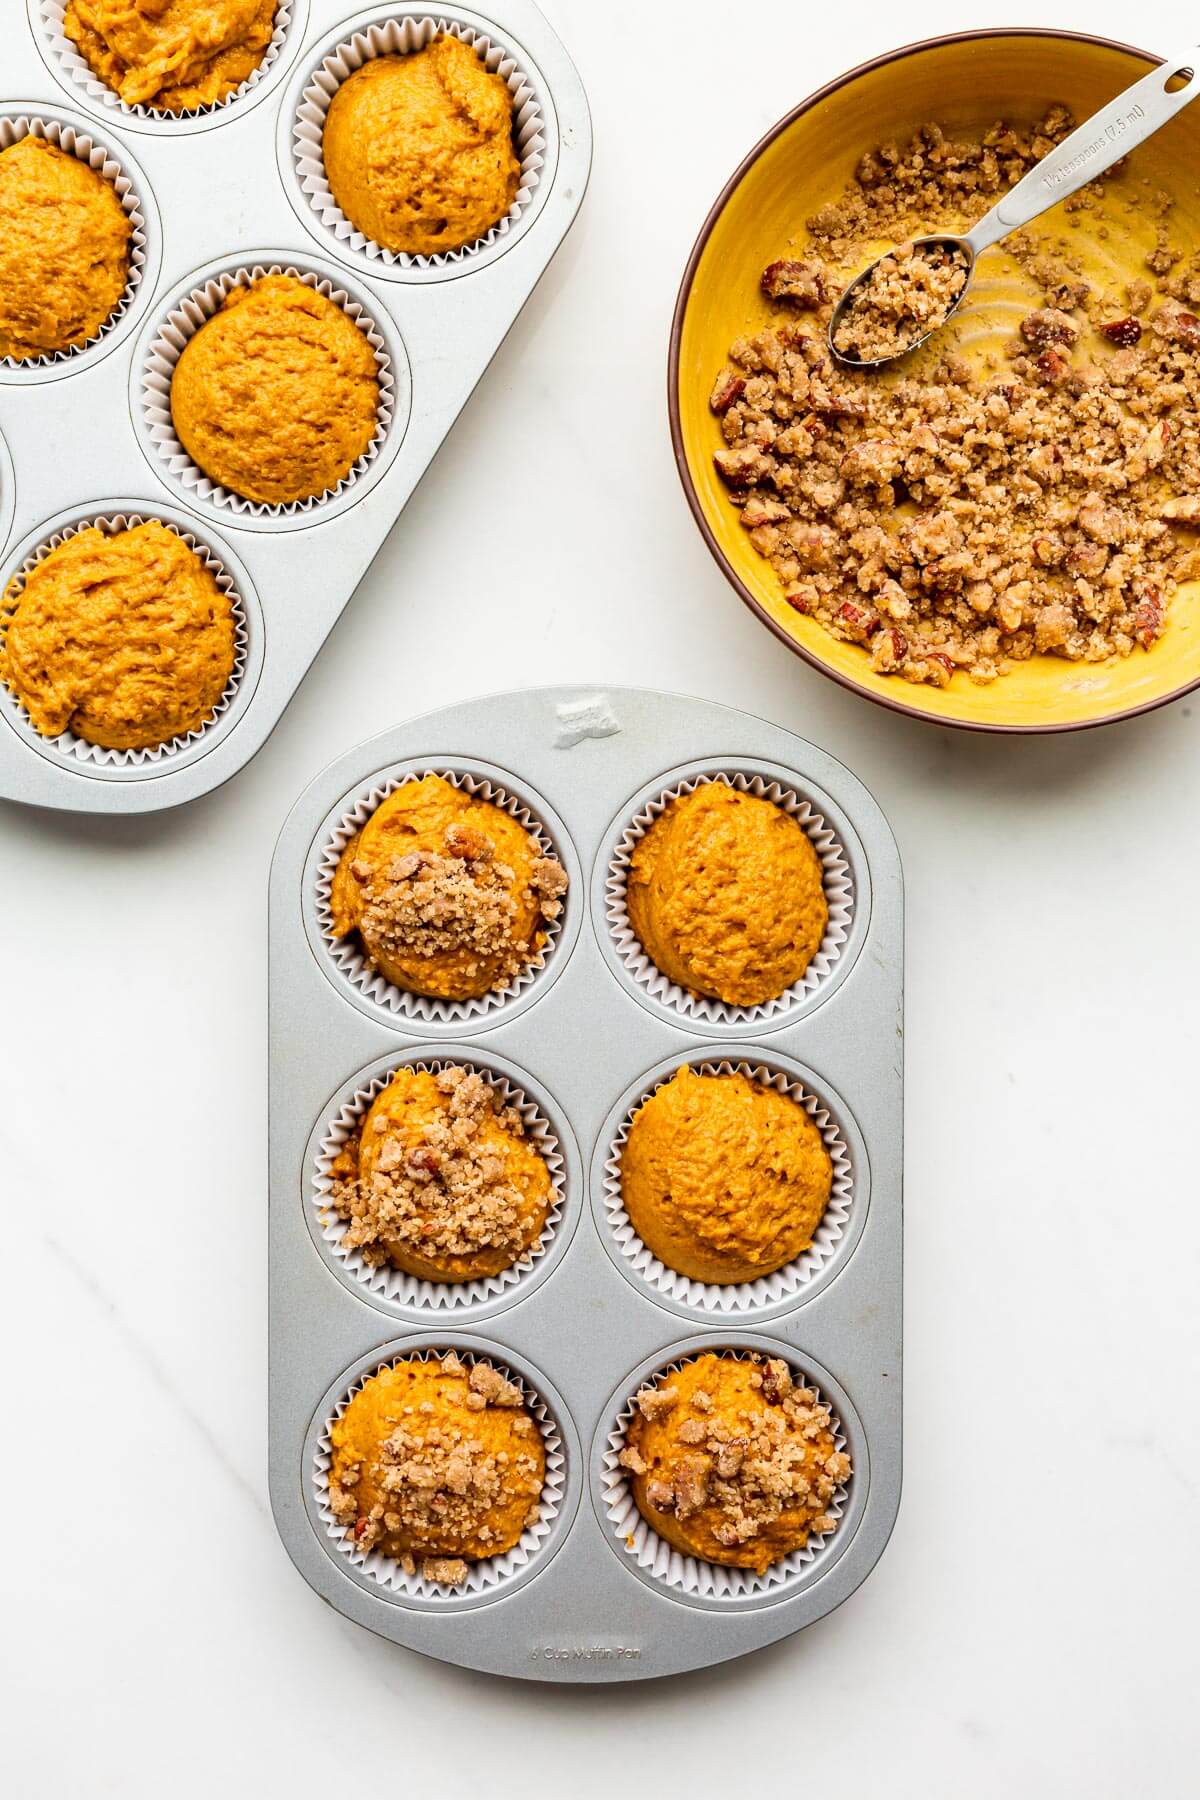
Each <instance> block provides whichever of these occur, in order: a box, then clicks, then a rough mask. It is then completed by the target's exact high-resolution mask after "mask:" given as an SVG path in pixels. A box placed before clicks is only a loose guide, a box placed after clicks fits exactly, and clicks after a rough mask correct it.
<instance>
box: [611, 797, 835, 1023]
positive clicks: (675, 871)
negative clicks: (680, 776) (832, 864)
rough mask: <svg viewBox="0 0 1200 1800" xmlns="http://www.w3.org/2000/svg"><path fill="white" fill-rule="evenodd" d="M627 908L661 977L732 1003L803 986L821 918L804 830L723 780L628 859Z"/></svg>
mask: <svg viewBox="0 0 1200 1800" xmlns="http://www.w3.org/2000/svg"><path fill="white" fill-rule="evenodd" d="M627 906H628V910H629V920H630V924H631V925H632V926H633V929H634V931H635V932H636V933H637V936H638V938H639V939H640V940H641V943H642V946H643V948H644V949H645V951H646V954H647V955H648V956H649V957H650V959H651V961H652V962H653V963H655V964H656V965H657V967H658V968H660V969H661V970H662V972H663V974H664V975H667V976H669V977H670V979H671V980H672V981H674V982H677V983H678V985H679V986H680V987H683V988H688V989H690V990H692V991H693V992H694V993H698V994H707V995H710V996H712V997H713V998H715V999H717V1000H724V1001H726V1002H728V1004H730V1005H732V1006H757V1005H760V1004H761V1003H762V1002H763V1001H765V1000H773V999H774V998H775V997H776V996H777V995H778V994H782V993H783V992H784V991H785V990H786V989H787V988H789V987H791V985H792V983H793V982H796V981H799V980H800V979H801V977H802V976H803V974H804V971H805V970H806V969H807V967H808V965H809V963H810V962H811V961H812V959H813V957H814V956H815V955H816V952H817V950H818V949H819V948H820V944H821V939H822V938H823V937H824V935H825V927H826V925H827V923H828V920H829V907H828V905H827V903H826V900H825V891H824V887H823V884H822V878H821V864H820V861H819V859H818V857H817V853H816V851H815V850H814V849H813V846H812V843H811V842H810V840H809V837H808V834H807V832H806V831H805V830H804V828H803V826H801V825H800V824H798V823H797V821H796V820H795V819H793V818H792V817H791V816H790V814H788V813H786V812H784V810H783V808H782V807H780V806H776V805H775V804H774V802H773V801H770V800H763V799H759V798H758V797H757V796H755V795H753V794H743V793H739V792H738V790H737V789H736V788H732V787H729V786H727V785H726V783H725V782H723V781H710V782H706V783H705V784H704V785H703V786H701V787H698V788H696V789H695V790H694V791H693V792H691V793H687V794H681V795H679V796H678V797H677V798H676V799H674V800H672V801H671V802H670V803H669V804H668V806H667V807H666V809H665V810H664V811H663V813H662V814H661V815H660V817H659V818H657V819H656V820H655V821H654V823H653V824H652V825H651V826H650V828H649V830H648V831H647V832H646V833H645V835H644V836H643V837H642V838H641V840H640V841H639V843H638V844H637V847H636V848H635V850H634V852H633V856H632V858H631V862H630V870H629V879H628V884H627Z"/></svg>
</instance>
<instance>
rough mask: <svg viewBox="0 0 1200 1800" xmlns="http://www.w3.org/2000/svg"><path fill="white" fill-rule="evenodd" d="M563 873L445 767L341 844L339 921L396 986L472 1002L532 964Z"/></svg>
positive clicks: (335, 904)
mask: <svg viewBox="0 0 1200 1800" xmlns="http://www.w3.org/2000/svg"><path fill="white" fill-rule="evenodd" d="M566 887H567V876H566V871H565V870H564V869H563V867H562V864H561V863H560V862H558V860H557V859H556V858H555V857H553V856H546V855H544V854H543V852H542V850H541V847H540V846H539V844H538V843H537V841H536V840H535V839H534V838H533V837H531V836H530V834H529V832H528V831H526V829H525V827H524V826H523V825H522V824H521V823H520V822H519V820H517V819H514V818H513V817H512V816H511V815H510V814H509V813H506V812H505V811H504V809H503V808H502V807H499V806H493V805H492V803H491V801H489V800H476V799H474V798H473V797H472V796H471V795H470V794H468V793H465V792H464V791H463V789H461V788H457V787H455V786H454V785H453V783H452V782H449V781H446V780H444V779H443V777H442V776H440V775H423V776H422V777H421V779H420V780H419V781H406V782H404V783H403V784H402V785H401V786H400V787H398V788H397V789H396V790H395V792H394V793H392V794H389V795H388V797H387V799H386V800H384V801H383V803H382V804H381V805H380V806H378V807H377V808H376V810H375V811H374V812H373V813H372V815H371V817H370V818H369V819H368V820H367V822H366V824H365V825H364V826H363V828H362V830H361V831H359V832H357V833H356V834H355V835H354V837H352V838H351V839H350V842H349V843H348V844H347V845H346V848H345V850H344V851H343V852H342V856H341V860H340V862H339V864H338V867H337V871H336V873H335V875H334V879H333V887H332V893H331V901H332V908H333V928H334V933H335V935H336V936H338V937H346V936H348V935H349V933H350V932H352V931H356V932H357V933H358V935H359V937H360V939H361V940H362V943H363V947H364V949H365V950H366V952H367V955H368V957H369V958H370V960H371V962H372V963H373V964H374V966H375V967H376V968H377V969H379V970H380V971H381V972H382V973H383V974H384V975H385V976H386V977H387V979H388V980H389V981H391V982H394V983H395V985H396V986H397V987H400V988H404V989H405V990H407V991H408V992H409V993H415V994H428V995H430V996H432V997H433V998H435V999H443V1000H467V999H471V998H475V997H478V996H480V995H483V994H487V993H490V992H493V991H496V990H499V989H501V988H504V987H507V985H508V983H509V982H510V981H511V980H513V979H514V977H515V976H516V975H518V974H519V973H520V972H521V970H522V969H525V968H527V967H528V966H529V964H530V963H532V962H534V961H535V960H536V958H537V956H538V954H539V952H540V951H541V949H542V947H543V945H544V944H545V942H546V927H547V925H549V924H550V923H552V922H553V921H554V920H555V919H557V918H558V917H559V915H560V913H561V912H562V896H563V894H564V893H565V892H566Z"/></svg>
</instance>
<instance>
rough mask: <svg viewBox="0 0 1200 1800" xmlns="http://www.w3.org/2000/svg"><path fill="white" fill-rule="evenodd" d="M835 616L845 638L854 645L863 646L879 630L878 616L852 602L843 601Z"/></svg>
mask: <svg viewBox="0 0 1200 1800" xmlns="http://www.w3.org/2000/svg"><path fill="white" fill-rule="evenodd" d="M835 616H836V618H837V622H838V624H839V625H840V626H841V628H842V630H843V631H844V632H845V634H846V636H847V637H848V638H853V639H854V642H855V643H856V644H865V643H866V641H867V639H868V638H869V637H871V636H873V634H874V633H875V632H877V631H878V630H879V625H880V619H879V614H878V613H877V612H872V611H871V610H870V608H869V607H866V606H859V605H858V604H857V603H856V602H855V601H853V600H843V602H842V604H841V605H840V606H839V607H838V609H837V613H836V615H835Z"/></svg>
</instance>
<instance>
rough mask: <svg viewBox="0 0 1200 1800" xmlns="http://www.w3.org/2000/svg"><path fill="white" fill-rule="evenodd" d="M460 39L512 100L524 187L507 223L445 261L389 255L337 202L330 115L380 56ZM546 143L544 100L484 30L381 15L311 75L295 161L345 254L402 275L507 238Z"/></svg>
mask: <svg viewBox="0 0 1200 1800" xmlns="http://www.w3.org/2000/svg"><path fill="white" fill-rule="evenodd" d="M446 35H449V36H453V37H457V38H461V39H462V40H463V42H464V43H465V44H470V46H471V48H472V49H473V50H474V51H475V53H476V55H477V56H478V57H479V59H480V61H481V62H482V63H483V65H484V67H485V68H486V69H488V70H489V71H490V73H492V74H493V75H499V76H500V78H501V79H502V80H503V81H504V83H505V85H506V86H507V88H508V91H509V93H510V94H511V95H512V102H513V142H514V144H515V146H516V152H517V155H518V157H519V158H520V160H521V185H520V187H519V188H518V190H517V195H516V198H515V199H514V201H513V203H512V205H511V206H510V207H509V209H508V211H507V212H506V213H505V215H504V217H503V218H502V219H499V220H498V221H497V222H496V224H495V225H493V226H492V228H491V230H490V231H488V232H486V233H485V234H484V236H483V237H481V238H477V239H476V240H475V241H474V243H470V244H464V245H462V247H461V248H460V249H458V250H449V251H447V252H446V253H445V254H444V255H437V256H411V255H409V254H408V253H407V252H406V251H396V250H386V249H385V248H384V247H383V245H382V244H377V243H375V242H374V240H373V239H372V238H369V237H366V236H365V235H364V234H363V233H362V232H361V231H359V230H358V228H357V227H356V226H354V225H352V224H351V222H350V220H349V219H348V218H347V217H346V215H345V213H344V212H343V211H342V209H341V207H340V206H339V205H338V203H337V201H336V200H335V199H334V197H333V192H332V190H331V188H330V186H329V179H328V177H327V175H326V173H325V159H324V153H323V150H322V140H323V138H324V134H325V115H326V113H327V112H328V111H329V107H330V104H331V102H332V100H333V96H334V95H335V94H336V93H337V90H338V88H339V87H340V86H341V85H342V83H343V81H345V80H346V79H347V78H348V77H349V76H351V75H353V74H354V72H355V71H356V70H357V69H361V68H362V66H363V64H364V63H367V62H370V61H371V60H372V59H373V58H374V57H376V56H409V55H411V54H412V53H413V52H414V51H416V50H423V49H424V48H425V46H426V45H427V44H430V43H432V42H433V40H434V38H436V37H442V36H446ZM545 151H546V137H545V129H544V121H543V117H542V107H541V102H540V100H539V99H538V95H537V91H536V89H535V88H534V85H533V82H532V80H531V79H530V77H529V75H528V74H527V73H526V72H525V70H524V69H522V68H521V66H520V64H519V63H518V61H517V59H516V57H515V56H514V55H513V53H512V51H511V50H509V49H508V48H507V47H506V46H505V45H503V44H499V43H494V42H493V41H492V39H491V38H489V37H486V36H485V35H484V34H483V32H481V31H478V30H476V29H475V27H474V26H472V25H468V24H466V23H464V22H462V21H460V20H457V19H455V18H453V17H452V16H440V17H437V18H434V17H427V18H389V17H388V16H387V15H386V14H384V15H383V16H382V17H381V18H380V19H379V21H378V22H377V23H375V24H371V25H367V26H365V27H364V28H363V29H362V30H361V31H356V32H355V33H354V35H353V36H352V37H348V38H346V39H345V40H344V41H343V42H342V43H340V44H338V45H337V47H336V48H335V49H333V50H331V51H330V53H329V55H328V56H327V57H326V58H325V59H324V61H323V62H322V63H320V64H319V65H318V67H317V68H315V69H314V70H313V72H312V75H311V76H310V78H309V80H308V82H307V83H306V85H305V88H304V91H303V93H302V94H301V96H300V104H299V106H298V108H297V111H296V117H295V121H294V123H293V125H292V156H293V158H294V161H295V166H296V175H297V178H298V180H299V183H300V187H301V189H302V190H303V192H304V194H305V195H306V197H307V199H308V203H309V205H310V206H311V207H312V210H313V212H314V213H315V214H316V216H317V218H318V219H319V220H320V222H321V224H322V225H323V226H324V227H325V229H326V231H328V232H329V233H330V234H331V236H332V237H333V238H334V239H335V240H336V241H337V243H338V244H339V245H340V246H341V247H342V248H343V249H350V250H356V251H361V252H362V253H363V254H364V255H365V256H369V257H371V258H372V259H373V260H375V261H377V262H380V263H383V264H384V265H385V266H387V267H390V268H397V269H435V268H439V267H443V266H445V267H449V266H452V265H454V264H455V263H461V262H464V261H466V260H467V259H468V258H470V257H472V256H474V255H476V254H477V253H478V252H479V251H480V250H483V249H486V248H487V247H488V246H489V245H492V244H495V243H497V242H499V241H500V239H502V238H504V237H506V236H507V235H508V234H509V232H510V231H511V230H512V228H513V226H514V225H515V224H516V222H517V220H518V219H519V218H520V216H521V213H522V212H523V211H524V209H525V207H526V206H527V205H528V204H529V201H530V199H531V198H532V196H533V192H534V189H535V188H536V187H537V185H538V181H539V180H540V177H541V171H542V167H543V164H544V162H545Z"/></svg>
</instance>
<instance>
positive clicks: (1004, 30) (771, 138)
mask: <svg viewBox="0 0 1200 1800" xmlns="http://www.w3.org/2000/svg"><path fill="white" fill-rule="evenodd" d="M998 37H1018V38H1019V37H1028V38H1056V39H1058V40H1059V41H1060V42H1063V43H1074V44H1094V45H1096V46H1097V47H1098V48H1099V49H1101V50H1117V51H1119V52H1120V53H1121V54H1122V55H1124V56H1136V57H1139V58H1140V59H1141V60H1142V62H1145V63H1149V64H1150V66H1151V68H1153V67H1154V66H1155V65H1156V64H1158V65H1161V63H1162V60H1163V59H1162V57H1161V56H1155V55H1154V54H1153V53H1152V52H1151V51H1149V50H1139V49H1137V48H1136V47H1135V46H1134V45H1133V44H1123V43H1121V42H1120V41H1119V40H1118V39H1116V38H1107V37H1097V36H1095V34H1094V33H1092V32H1089V31H1058V30H1055V29H1054V28H1053V27H1050V26H1044V25H1012V26H1005V25H990V26H987V27H986V28H984V29H981V30H979V31H950V32H946V33H945V34H944V35H943V36H941V37H931V38H921V39H920V40H919V41H918V42H917V43H913V44H902V45H901V46H900V48H899V49H897V50H885V51H884V52H883V54H882V55H881V56H873V57H871V58H870V60H869V61H867V62H864V63H859V64H857V66H856V67H855V68H853V69H848V70H847V71H846V73H845V74H844V75H839V76H838V77H837V78H836V79H835V80H833V81H829V82H826V84H825V86H824V87H821V88H818V89H817V90H816V92H815V93H813V94H810V95H809V96H808V98H807V100H801V102H800V103H799V105H798V106H794V107H793V108H792V110H791V112H789V113H785V114H784V116H783V118H782V119H779V120H777V121H776V123H775V124H774V125H772V127H771V129H770V131H768V132H767V133H766V135H765V137H761V138H760V139H759V140H758V142H757V144H755V146H754V148H753V149H752V150H751V151H749V153H748V154H747V155H746V156H744V157H743V158H742V160H741V162H740V163H739V164H738V166H737V168H736V169H735V170H734V172H733V174H732V175H731V176H730V177H729V180H728V181H727V182H726V183H725V186H724V187H723V188H722V189H721V192H720V193H719V194H718V195H717V198H716V199H715V200H714V202H713V204H712V206H711V207H710V208H709V211H708V215H707V217H706V218H705V221H704V223H703V225H702V226H701V227H700V233H699V236H698V237H697V239H696V241H695V243H694V244H693V245H692V251H691V255H690V256H689V257H688V260H687V266H686V268H685V269H684V271H683V279H682V281H681V282H680V284H679V293H678V296H677V297H676V301H675V311H674V313H673V315H672V318H671V340H670V346H669V349H668V352H667V412H668V415H669V417H670V421H671V448H672V450H673V451H674V454H675V467H676V469H677V471H678V473H679V479H680V482H681V483H682V486H683V491H684V494H685V496H686V498H687V503H688V506H689V507H690V508H691V512H692V517H693V518H694V519H695V521H696V524H697V525H698V526H699V528H700V535H701V537H702V538H703V539H704V541H705V543H706V544H707V545H708V549H709V552H710V554H711V555H712V558H713V560H714V562H715V563H716V564H717V567H718V568H719V569H720V570H721V572H722V574H723V575H724V576H725V579H726V580H727V581H728V582H729V585H730V586H731V587H732V588H733V589H734V591H735V593H737V595H738V596H739V598H740V599H741V600H743V601H744V602H745V604H746V605H747V606H748V607H749V608H750V611H751V612H752V613H753V614H754V615H755V617H756V618H758V619H759V620H761V622H762V623H763V624H764V625H765V626H766V627H767V630H768V631H770V632H771V633H772V634H773V635H774V636H775V637H777V638H778V639H779V641H780V643H781V644H786V645H787V647H788V649H789V650H791V651H793V652H794V654H795V655H797V656H800V657H803V659H804V661H805V662H806V663H808V664H809V665H810V667H812V668H814V669H817V670H818V671H819V672H820V673H821V674H822V675H824V676H826V677H827V678H828V679H829V680H830V681H836V682H837V684H838V686H839V687H844V688H845V689H847V691H848V692H849V693H851V694H857V695H858V696H859V697H860V699H863V700H870V701H871V702H872V704H873V705H875V706H882V707H886V709H887V710H888V711H889V712H894V713H900V714H902V716H903V717H905V718H908V719H918V720H920V722H921V723H922V724H923V725H940V726H945V727H946V728H947V729H952V730H955V731H977V732H983V733H986V734H988V735H991V736H1009V737H1043V736H1049V735H1050V733H1051V732H1062V731H1094V730H1095V729H1096V728H1097V727H1099V726H1101V725H1119V724H1120V723H1121V722H1122V721H1123V720H1125V719H1136V718H1138V717H1139V716H1140V715H1141V714H1142V713H1149V712H1156V711H1157V710H1158V708H1159V707H1160V706H1170V705H1171V704H1172V702H1173V701H1176V700H1180V699H1182V698H1183V696H1184V695H1185V694H1190V693H1193V692H1194V691H1195V690H1196V688H1198V687H1200V674H1197V675H1196V676H1195V677H1194V678H1193V679H1192V680H1191V681H1186V682H1184V684H1183V686H1182V687H1177V688H1174V689H1173V690H1172V692H1171V693H1169V694H1162V695H1160V696H1159V698H1158V699H1156V700H1145V701H1143V702H1142V704H1141V705H1140V706H1127V707H1125V708H1123V709H1122V710H1121V711H1120V712H1114V713H1109V714H1107V715H1106V716H1105V717H1104V718H1101V719H1064V720H1060V721H1058V722H1057V723H1051V724H1046V725H1001V724H995V725H990V724H986V723H984V722H983V721H981V720H977V719H948V718H947V719H943V718H938V717H936V716H935V715H934V714H933V713H928V712H924V711H922V709H921V708H920V707H918V706H907V705H906V704H905V703H904V702H903V701H902V700H892V699H890V698H889V697H888V696H887V695H886V694H877V693H875V692H874V690H873V689H872V688H869V687H864V686H863V684H862V683H861V682H858V681H853V680H852V679H851V678H850V677H849V676H848V675H843V674H841V673H840V672H839V671H838V670H837V669H831V668H830V667H829V665H828V663H826V662H823V661H822V660H821V658H820V657H819V656H815V655H814V654H813V652H812V651H811V650H809V649H807V648H806V647H805V646H804V645H803V644H802V643H801V642H800V641H799V639H798V638H794V637H793V636H792V635H791V633H790V632H788V631H785V630H784V628H783V626H782V625H781V624H780V623H779V621H778V620H777V619H773V618H772V617H771V614H770V613H769V612H768V611H767V609H766V607H765V606H764V605H763V604H762V602H761V601H760V600H757V599H756V598H755V596H754V595H753V594H752V593H751V592H750V589H749V588H748V587H747V586H746V584H745V582H744V581H743V580H742V579H741V577H740V576H739V575H738V573H737V571H736V569H734V567H733V565H732V564H731V563H730V562H729V560H728V558H727V557H726V555H725V553H724V551H723V550H722V549H721V547H720V545H719V544H718V543H717V540H716V538H715V536H714V535H713V532H712V529H711V527H710V525H709V523H708V520H707V519H706V518H705V516H704V509H703V507H702V506H701V504H700V498H699V495H698V494H697V492H696V488H695V484H694V483H693V481H692V474H691V470H690V469H689V468H688V462H687V454H686V452H685V450H684V446H683V433H682V429H681V427H680V422H679V398H678V395H679V345H680V340H681V338H682V336H683V315H684V313H685V312H686V310H687V304H688V301H689V299H690V298H691V292H692V281H693V279H694V277H695V274H696V265H697V263H698V262H699V261H700V258H701V256H702V255H703V254H704V250H705V246H706V245H707V243H708V239H709V234H710V233H711V231H712V229H713V226H714V225H715V224H716V222H717V220H718V218H719V217H720V215H721V213H722V212H723V211H724V209H725V207H726V205H727V204H728V202H729V199H730V197H731V196H732V194H733V192H734V190H735V188H736V187H737V186H738V184H739V182H741V180H742V179H743V177H744V176H745V175H747V174H748V173H749V171H750V169H751V168H752V167H753V166H754V164H755V163H756V162H757V161H758V158H759V157H760V156H761V155H762V153H763V151H764V150H766V149H767V147H768V146H769V145H770V144H773V143H774V142H775V139H776V138H777V137H778V136H779V134H780V132H783V131H786V130H787V128H788V126H789V125H792V124H794V122H795V121H796V120H797V119H799V118H800V117H802V115H803V114H804V113H806V112H808V111H809V110H810V109H811V108H812V107H814V106H816V105H817V104H818V103H819V102H820V101H822V100H824V99H826V98H827V97H828V96H829V95H830V94H836V93H837V91H838V89H839V88H843V87H845V86H846V85H847V84H848V83H849V82H851V81H855V80H857V78H858V77H859V76H860V75H865V74H866V73H867V71H868V70H870V69H880V68H884V67H886V66H887V64H888V63H894V62H899V61H900V59H901V57H904V56H913V55H915V54H916V52H917V51H920V50H936V49H939V48H940V47H941V46H942V45H943V44H967V43H978V42H980V41H983V40H986V39H987V38H998Z"/></svg>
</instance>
